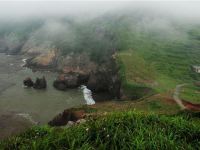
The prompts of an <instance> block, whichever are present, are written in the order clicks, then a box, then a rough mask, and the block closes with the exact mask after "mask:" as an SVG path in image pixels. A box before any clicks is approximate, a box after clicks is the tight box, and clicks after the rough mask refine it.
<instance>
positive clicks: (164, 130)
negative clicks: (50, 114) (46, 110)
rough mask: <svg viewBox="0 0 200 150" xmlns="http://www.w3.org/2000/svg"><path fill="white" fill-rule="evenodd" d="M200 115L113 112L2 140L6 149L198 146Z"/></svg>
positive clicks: (33, 130)
mask: <svg viewBox="0 0 200 150" xmlns="http://www.w3.org/2000/svg"><path fill="white" fill-rule="evenodd" d="M198 117H199V115H198V114H197V115H191V114H190V113H189V114H187V113H182V114H179V115H174V116H165V115H156V114H145V113H141V112H137V111H127V112H123V113H121V112H113V113H111V114H109V115H106V116H102V117H97V118H92V119H90V120H88V121H87V122H86V123H84V124H80V125H77V126H72V127H63V128H52V127H48V126H43V127H34V128H32V129H30V130H28V131H26V132H25V133H22V134H21V135H18V136H15V137H12V138H10V139H7V140H5V141H2V142H1V143H0V147H1V148H2V149H10V150H13V149H15V150H17V149H20V150H21V149H24V150H25V149H43V150H45V149H152V150H153V149H155V150H156V149H163V150H164V149H198V148H199V147H200V136H199V135H200V124H199V120H197V119H198Z"/></svg>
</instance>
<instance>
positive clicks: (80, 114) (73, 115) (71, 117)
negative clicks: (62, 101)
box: [48, 108, 85, 126]
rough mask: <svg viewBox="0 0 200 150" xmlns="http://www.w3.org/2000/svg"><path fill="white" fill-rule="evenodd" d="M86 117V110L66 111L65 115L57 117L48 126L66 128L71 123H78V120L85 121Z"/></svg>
mask: <svg viewBox="0 0 200 150" xmlns="http://www.w3.org/2000/svg"><path fill="white" fill-rule="evenodd" d="M84 117H85V111H84V110H76V109H73V108H71V109H66V110H64V112H63V113H61V114H59V115H57V116H56V117H55V118H53V120H51V121H50V122H49V123H48V124H49V125H51V126H64V125H67V123H68V122H69V121H73V122H76V121H77V120H80V119H83V118H84Z"/></svg>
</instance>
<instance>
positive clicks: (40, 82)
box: [33, 76, 47, 89]
mask: <svg viewBox="0 0 200 150" xmlns="http://www.w3.org/2000/svg"><path fill="white" fill-rule="evenodd" d="M46 87H47V82H46V79H45V77H44V76H43V77H42V78H36V81H35V83H34V85H33V88H34V89H46Z"/></svg>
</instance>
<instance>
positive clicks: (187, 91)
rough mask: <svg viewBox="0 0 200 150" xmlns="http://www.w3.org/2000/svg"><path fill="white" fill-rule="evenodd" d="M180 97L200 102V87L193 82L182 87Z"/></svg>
mask: <svg viewBox="0 0 200 150" xmlns="http://www.w3.org/2000/svg"><path fill="white" fill-rule="evenodd" d="M180 98H182V99H184V100H186V101H190V102H193V103H200V87H198V86H195V85H193V84H189V85H185V86H184V87H182V90H181V93H180Z"/></svg>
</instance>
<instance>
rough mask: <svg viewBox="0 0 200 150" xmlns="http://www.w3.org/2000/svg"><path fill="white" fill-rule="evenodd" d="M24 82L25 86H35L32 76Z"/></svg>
mask: <svg viewBox="0 0 200 150" xmlns="http://www.w3.org/2000/svg"><path fill="white" fill-rule="evenodd" d="M23 83H24V86H26V87H33V85H34V83H33V81H32V79H31V78H30V77H27V78H26V79H24V81H23Z"/></svg>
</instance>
